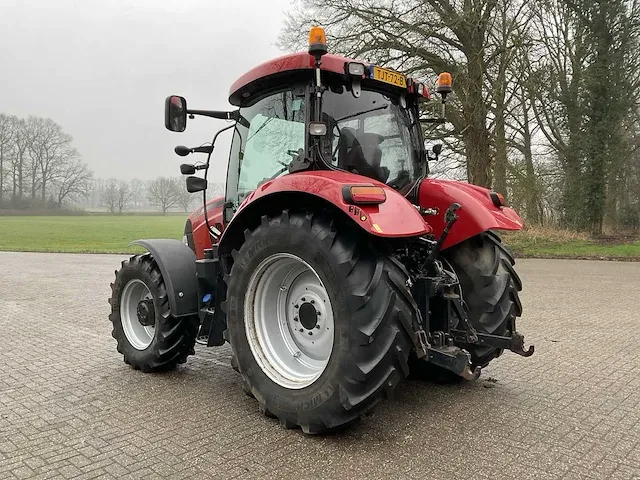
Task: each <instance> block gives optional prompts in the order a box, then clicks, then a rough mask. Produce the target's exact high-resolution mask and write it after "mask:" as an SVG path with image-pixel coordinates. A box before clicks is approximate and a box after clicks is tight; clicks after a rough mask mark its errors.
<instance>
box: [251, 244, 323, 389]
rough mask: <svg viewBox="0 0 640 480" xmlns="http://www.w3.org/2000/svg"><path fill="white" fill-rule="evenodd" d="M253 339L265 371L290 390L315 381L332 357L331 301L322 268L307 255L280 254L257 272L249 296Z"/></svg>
mask: <svg viewBox="0 0 640 480" xmlns="http://www.w3.org/2000/svg"><path fill="white" fill-rule="evenodd" d="M245 329H246V333H247V340H248V341H249V346H250V347H251V351H252V353H253V355H254V358H255V359H256V361H257V362H258V365H259V366H260V368H261V369H262V370H263V372H264V373H265V374H266V375H267V376H269V377H270V378H271V379H272V380H273V381H275V382H276V383H278V384H279V385H281V386H283V387H285V388H292V389H299V388H304V387H307V386H309V385H311V384H312V383H313V382H315V381H316V380H317V379H318V377H320V375H321V374H322V372H323V371H324V369H325V368H326V366H327V364H328V363H329V358H330V356H331V351H332V349H333V341H334V321H333V310H332V308H331V301H330V299H329V295H328V292H327V290H326V289H325V287H324V285H323V283H322V281H321V280H320V277H319V276H318V274H317V272H316V271H315V270H314V269H313V268H312V267H311V266H310V265H309V264H308V263H306V262H305V261H304V260H302V259H301V258H299V257H297V256H295V255H292V254H289V253H278V254H274V255H272V256H270V257H268V258H267V259H265V260H264V261H263V262H262V263H261V264H260V265H259V266H258V268H257V269H256V271H255V272H254V273H253V275H252V276H251V279H250V281H249V285H248V288H247V294H246V297H245Z"/></svg>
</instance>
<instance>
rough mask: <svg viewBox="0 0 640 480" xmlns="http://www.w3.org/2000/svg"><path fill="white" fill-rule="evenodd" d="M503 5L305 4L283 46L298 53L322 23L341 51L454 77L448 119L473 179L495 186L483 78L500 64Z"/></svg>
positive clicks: (443, 0) (376, 0)
mask: <svg viewBox="0 0 640 480" xmlns="http://www.w3.org/2000/svg"><path fill="white" fill-rule="evenodd" d="M497 1H498V0H478V1H474V2H470V1H466V0H465V1H459V0H426V1H423V2H406V1H394V0H323V1H321V2H317V1H311V0H305V1H303V2H301V7H300V8H298V9H297V10H294V11H293V12H291V13H290V15H289V16H288V19H287V22H286V26H285V29H284V31H283V33H282V35H281V41H280V45H281V46H283V47H285V48H294V47H298V46H299V43H298V42H299V39H302V38H304V34H303V32H305V31H308V28H309V26H310V25H311V23H316V24H321V25H324V26H326V28H327V36H328V39H329V41H330V42H331V45H332V49H333V50H334V51H336V52H339V53H343V54H346V55H350V56H354V57H356V58H363V59H365V60H368V59H370V60H372V61H373V59H375V62H376V63H383V64H386V65H389V66H391V67H396V68H399V69H402V70H403V71H404V72H406V73H408V74H410V75H413V76H417V77H420V78H429V77H430V76H432V75H433V74H434V73H440V72H442V71H445V70H446V71H449V72H451V73H452V75H453V76H454V82H455V83H456V85H457V87H456V89H455V95H454V99H455V104H454V108H451V109H450V110H449V114H448V119H449V120H450V122H451V123H452V124H453V126H454V128H455V130H454V133H457V134H458V135H459V137H460V138H461V139H462V141H463V144H464V153H465V155H466V160H467V162H466V170H467V177H468V179H469V181H470V182H472V183H475V184H478V185H484V186H491V183H492V152H491V148H490V131H489V129H488V123H489V102H488V96H489V92H488V89H487V83H486V77H485V75H486V72H487V69H488V68H489V67H490V66H491V65H492V64H493V63H494V62H495V61H496V60H497V59H499V58H500V55H499V54H498V53H497V52H500V51H501V50H500V46H496V45H494V44H493V43H492V42H491V41H490V38H489V32H490V28H491V25H492V16H493V15H494V10H495V8H496V4H497ZM505 1H506V0H505ZM456 104H457V106H458V108H456V107H455V105H456Z"/></svg>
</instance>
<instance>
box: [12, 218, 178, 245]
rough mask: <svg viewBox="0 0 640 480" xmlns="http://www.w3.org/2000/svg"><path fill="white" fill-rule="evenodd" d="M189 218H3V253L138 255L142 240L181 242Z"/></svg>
mask: <svg viewBox="0 0 640 480" xmlns="http://www.w3.org/2000/svg"><path fill="white" fill-rule="evenodd" d="M186 219H187V215H186V214H185V215H170V216H166V217H162V216H147V215H139V216H128V215H127V216H124V215H123V216H117V215H115V216H106V215H104V216H103V215H95V216H94V215H83V216H60V217H53V216H46V217H31V216H24V217H23V216H6V217H3V216H0V250H5V251H22V252H72V253H137V252H141V251H144V250H143V249H142V248H141V247H136V246H129V243H130V242H131V241H133V240H137V239H141V238H176V239H180V238H182V232H183V231H184V223H185V221H186Z"/></svg>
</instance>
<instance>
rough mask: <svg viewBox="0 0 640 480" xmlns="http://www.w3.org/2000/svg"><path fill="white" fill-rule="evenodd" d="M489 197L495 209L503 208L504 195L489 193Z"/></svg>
mask: <svg viewBox="0 0 640 480" xmlns="http://www.w3.org/2000/svg"><path fill="white" fill-rule="evenodd" d="M489 196H490V197H491V201H492V202H493V204H494V205H495V206H496V207H498V208H500V207H504V206H505V201H504V195H502V194H501V193H498V192H491V193H490V194H489Z"/></svg>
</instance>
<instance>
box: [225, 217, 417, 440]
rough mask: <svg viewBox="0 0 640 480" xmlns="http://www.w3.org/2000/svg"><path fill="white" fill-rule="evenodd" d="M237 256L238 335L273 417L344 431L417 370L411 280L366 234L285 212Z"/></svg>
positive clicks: (231, 293) (232, 286) (242, 358)
mask: <svg viewBox="0 0 640 480" xmlns="http://www.w3.org/2000/svg"><path fill="white" fill-rule="evenodd" d="M233 258H234V262H233V267H232V269H231V272H230V276H229V277H228V278H227V282H228V295H227V298H228V301H227V306H226V308H227V313H228V316H227V322H228V323H227V325H228V332H229V340H230V343H231V345H232V348H233V352H234V356H235V362H236V364H237V367H238V370H239V372H240V373H241V374H242V377H243V379H244V382H245V391H246V392H247V393H249V394H250V395H252V396H253V397H255V399H256V400H257V401H258V404H259V408H260V411H261V412H262V413H264V414H265V415H267V416H270V417H277V418H278V419H279V421H280V423H281V424H282V425H283V426H284V427H286V428H296V427H300V428H302V430H303V431H304V432H305V433H308V434H316V433H324V432H328V431H332V430H336V429H340V428H342V427H345V426H347V425H349V424H351V423H353V422H355V421H357V420H358V419H359V418H360V417H361V416H362V415H363V414H365V413H366V412H368V411H369V410H371V409H372V408H373V407H374V405H376V404H377V403H378V401H379V400H380V399H381V398H382V397H384V396H386V395H389V394H390V393H391V392H392V391H393V390H394V389H395V387H396V386H397V385H398V383H399V382H400V381H401V380H402V379H404V378H405V377H406V376H407V375H408V374H409V366H408V357H409V353H410V351H411V349H412V344H411V341H410V338H409V336H408V334H407V333H406V331H405V330H404V328H403V327H402V317H405V319H406V320H408V321H409V322H411V321H412V320H413V315H414V314H413V310H412V308H411V304H410V303H409V300H410V293H409V292H408V290H407V289H406V286H405V284H406V281H407V278H406V276H405V274H404V273H403V271H402V270H401V269H400V268H398V267H397V266H396V265H395V264H394V263H393V262H392V261H391V260H390V259H389V258H388V257H386V256H385V255H383V254H381V253H379V252H377V251H376V250H375V248H373V247H372V245H371V244H370V243H369V241H368V239H367V238H366V237H365V236H363V235H361V234H359V233H358V232H354V231H352V230H344V229H339V230H337V231H336V230H335V229H332V227H331V226H330V222H329V221H328V220H327V219H325V218H322V217H321V216H320V215H312V214H303V213H292V214H291V215H289V213H288V212H286V211H285V212H283V213H282V215H280V216H278V217H276V218H267V217H266V216H264V217H262V222H261V225H260V226H258V227H257V228H256V229H254V230H253V231H249V230H246V231H245V242H244V244H243V245H242V247H241V248H240V249H239V251H234V252H233ZM261 279H263V280H264V281H263V280H261ZM303 308H304V312H303ZM312 339H317V343H313V342H314V341H315V340H312Z"/></svg>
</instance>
